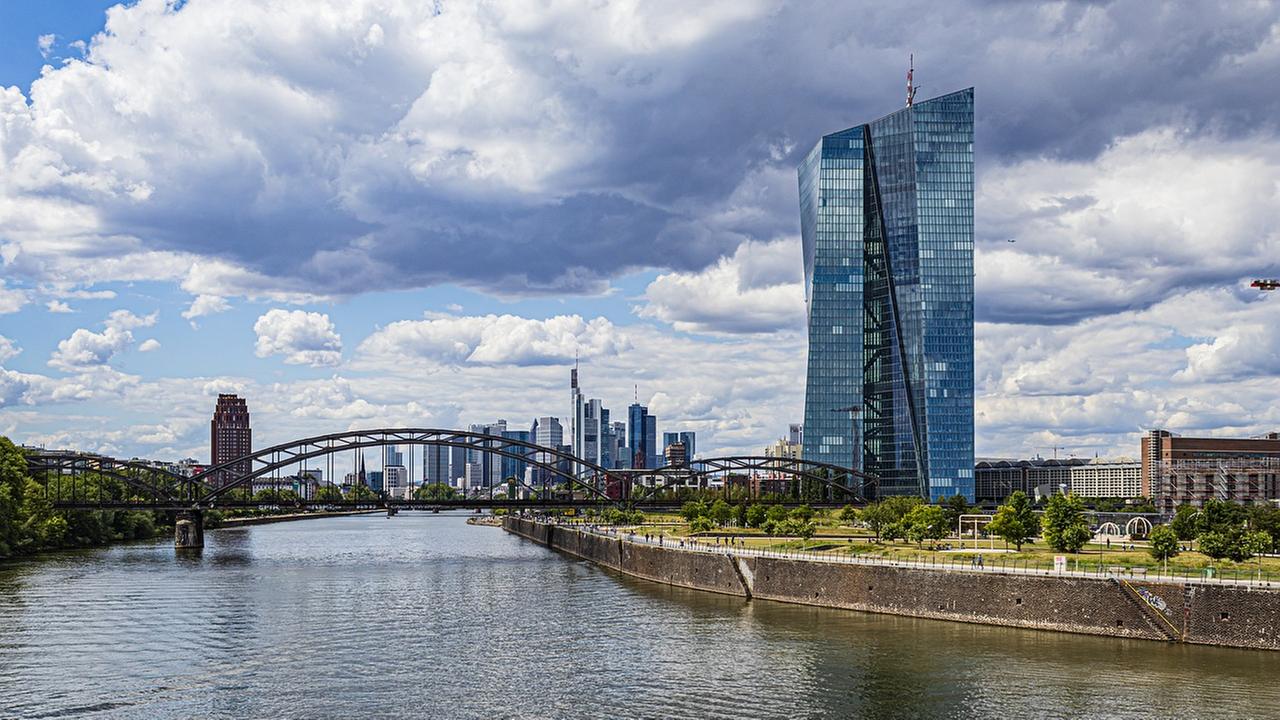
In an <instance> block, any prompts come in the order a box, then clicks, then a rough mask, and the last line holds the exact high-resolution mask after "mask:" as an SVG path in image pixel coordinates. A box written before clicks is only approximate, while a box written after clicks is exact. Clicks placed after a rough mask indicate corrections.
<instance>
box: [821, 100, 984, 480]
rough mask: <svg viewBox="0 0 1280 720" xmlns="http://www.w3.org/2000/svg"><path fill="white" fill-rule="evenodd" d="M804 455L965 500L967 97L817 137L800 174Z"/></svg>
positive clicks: (969, 263) (969, 219)
mask: <svg viewBox="0 0 1280 720" xmlns="http://www.w3.org/2000/svg"><path fill="white" fill-rule="evenodd" d="M799 176H800V229H801V236H802V239H803V245H804V271H805V302H806V304H807V307H808V318H809V364H808V376H807V382H806V387H805V409H804V448H803V453H804V458H805V459H807V460H817V461H821V462H829V463H834V464H837V465H843V466H849V465H850V464H853V465H854V466H855V467H857V468H859V469H865V470H866V471H867V472H870V473H872V474H875V475H877V476H878V477H879V478H880V483H879V488H878V493H879V494H880V495H919V496H921V497H926V498H934V499H936V498H942V497H947V496H951V495H955V494H957V493H959V494H961V495H964V496H965V497H967V498H968V499H969V500H970V501H971V502H972V501H973V499H974V498H973V494H974V487H973V88H969V89H967V90H961V91H959V92H954V93H951V94H949V95H943V96H941V97H937V98H933V99H931V100H926V101H923V102H918V103H915V104H914V105H911V106H908V107H905V108H903V109H901V110H899V111H898V112H895V113H893V114H891V115H888V116H886V117H883V118H880V119H879V120H875V121H873V122H871V123H868V124H865V125H859V126H857V127H853V128H850V129H848V130H843V131H841V132H837V133H832V134H830V135H826V136H824V137H823V138H822V139H821V140H820V141H819V142H818V144H817V145H815V146H814V148H813V150H812V151H810V152H809V154H808V156H806V158H805V159H804V162H803V163H802V164H801V165H800V169H799Z"/></svg>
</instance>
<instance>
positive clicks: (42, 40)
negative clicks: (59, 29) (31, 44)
mask: <svg viewBox="0 0 1280 720" xmlns="http://www.w3.org/2000/svg"><path fill="white" fill-rule="evenodd" d="M57 39H58V36H57V35H54V34H53V33H49V34H47V35H41V36H39V37H37V38H36V47H37V48H39V49H40V57H43V58H46V59H47V58H48V57H49V52H50V51H52V50H53V43H54V41H55V40H57Z"/></svg>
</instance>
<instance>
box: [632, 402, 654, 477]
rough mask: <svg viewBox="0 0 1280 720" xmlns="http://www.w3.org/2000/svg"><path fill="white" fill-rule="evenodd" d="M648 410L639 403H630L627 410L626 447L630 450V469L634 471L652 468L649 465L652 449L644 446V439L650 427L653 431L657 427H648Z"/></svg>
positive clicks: (649, 446) (646, 445)
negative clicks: (634, 469)
mask: <svg viewBox="0 0 1280 720" xmlns="http://www.w3.org/2000/svg"><path fill="white" fill-rule="evenodd" d="M648 418H649V408H647V407H645V406H644V405H641V404H640V403H638V402H636V403H632V404H631V407H629V408H627V425H628V433H627V446H628V447H629V448H630V450H631V467H633V468H636V469H641V468H652V467H653V465H651V464H650V463H649V459H650V455H651V454H652V451H653V447H652V446H651V445H648V444H646V442H645V439H646V438H647V437H648V430H649V428H650V427H653V428H654V429H656V428H657V425H652V426H651V425H650V424H649V422H648Z"/></svg>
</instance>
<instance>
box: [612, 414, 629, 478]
mask: <svg viewBox="0 0 1280 720" xmlns="http://www.w3.org/2000/svg"><path fill="white" fill-rule="evenodd" d="M611 424H612V426H613V429H612V430H611V431H610V432H609V452H610V455H611V457H612V458H613V465H611V466H610V468H611V469H612V468H629V467H631V448H630V446H628V445H627V424H626V423H624V422H614V423H611Z"/></svg>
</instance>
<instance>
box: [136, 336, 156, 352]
mask: <svg viewBox="0 0 1280 720" xmlns="http://www.w3.org/2000/svg"><path fill="white" fill-rule="evenodd" d="M159 349H160V341H159V340H157V339H155V338H147V339H146V340H143V341H142V344H141V345H138V352H151V351H153V350H159Z"/></svg>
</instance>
